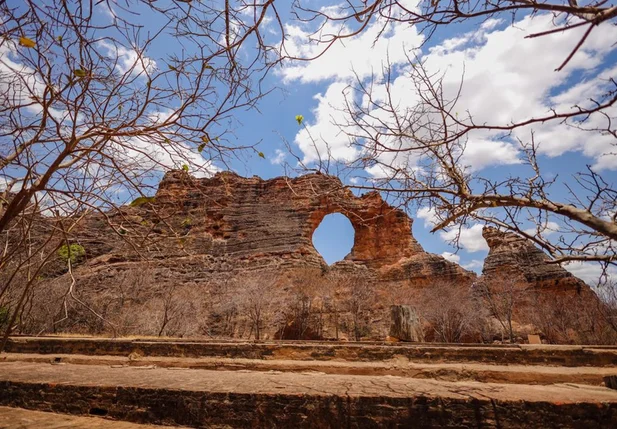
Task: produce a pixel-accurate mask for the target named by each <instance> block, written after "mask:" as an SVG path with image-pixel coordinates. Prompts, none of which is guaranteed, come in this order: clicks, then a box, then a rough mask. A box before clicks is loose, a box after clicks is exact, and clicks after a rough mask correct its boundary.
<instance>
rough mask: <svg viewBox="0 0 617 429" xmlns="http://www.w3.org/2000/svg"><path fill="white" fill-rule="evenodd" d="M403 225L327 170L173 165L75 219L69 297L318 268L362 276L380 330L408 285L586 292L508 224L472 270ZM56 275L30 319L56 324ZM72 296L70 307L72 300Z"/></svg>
mask: <svg viewBox="0 0 617 429" xmlns="http://www.w3.org/2000/svg"><path fill="white" fill-rule="evenodd" d="M331 213H341V214H343V215H345V216H346V217H347V218H348V219H349V220H350V221H351V224H352V225H353V227H354V229H355V239H354V245H353V248H352V249H351V252H350V253H349V255H347V256H346V258H345V259H344V261H341V262H338V263H335V264H333V265H332V266H330V267H328V266H327V264H326V263H325V262H324V260H323V259H322V257H321V256H320V255H319V253H318V252H317V251H316V250H315V248H314V247H313V244H312V235H313V232H314V231H315V229H316V228H317V227H318V225H319V224H320V222H321V221H322V219H323V218H324V217H325V216H326V215H328V214H331ZM111 226H113V229H114V230H112V229H111ZM411 227H412V219H410V217H409V216H408V215H407V214H406V213H405V212H404V211H402V210H400V209H398V208H396V207H392V206H391V205H389V204H388V203H386V202H385V201H384V200H383V199H382V197H381V195H380V194H379V193H378V192H369V193H366V194H364V195H362V196H359V197H358V196H355V195H354V194H353V193H352V191H351V190H350V189H348V188H346V187H344V186H343V185H342V183H341V182H340V180H339V179H338V178H336V177H332V176H328V175H323V174H307V175H304V176H300V177H296V178H288V177H278V178H274V179H270V180H263V179H260V178H258V177H255V176H254V177H251V178H244V177H241V176H238V175H237V174H234V173H230V172H222V173H218V174H216V175H214V176H213V177H211V178H201V179H196V178H194V177H192V176H190V175H189V174H187V173H185V172H183V171H172V172H169V173H167V174H166V175H165V177H164V178H163V180H162V181H161V183H160V185H159V188H158V191H157V193H156V196H155V199H154V200H151V201H149V202H147V203H144V204H134V205H133V206H132V207H131V206H123V207H122V208H121V209H119V210H117V211H115V212H113V213H106V214H105V215H101V214H97V215H91V216H89V217H87V218H86V219H85V221H84V222H83V223H82V224H81V226H80V227H79V228H77V229H76V230H75V231H74V233H73V234H72V236H71V237H70V239H71V241H72V242H75V243H78V244H80V245H81V246H83V248H84V249H85V258H83V260H81V261H80V262H79V263H77V264H75V267H74V270H73V274H74V277H75V279H76V284H77V286H78V287H77V290H78V292H77V296H79V297H81V299H82V300H83V301H85V302H87V303H89V304H90V305H91V306H92V307H93V308H94V309H95V310H97V311H98V312H100V313H101V314H102V313H105V311H107V310H109V311H108V312H107V313H106V314H107V315H109V314H111V312H112V311H113V308H114V305H116V306H117V305H119V304H117V303H116V304H113V303H112V301H113V302H116V301H117V300H118V298H117V295H119V294H122V297H123V298H122V304H121V305H123V306H125V307H126V306H127V302H128V305H129V307H130V305H131V303H134V305H135V307H134V308H133V309H132V310H131V311H132V312H133V313H135V312H138V313H147V312H148V311H150V309H149V308H150V307H149V306H148V303H147V301H148V299H154V298H155V297H157V296H160V295H161V294H163V295H164V294H165V293H166V292H165V291H166V290H170V288H172V287H173V288H176V289H178V290H180V289H182V290H184V291H185V292H181V296H183V297H184V298H182V299H186V300H195V299H197V298H199V299H202V300H203V299H206V300H208V299H210V301H214V298H213V296H214V295H213V294H214V292H213V291H212V287H211V280H212V279H220V280H223V281H225V282H227V281H229V280H236V283H234V285H235V286H231V287H232V289H233V288H236V290H231V291H227V295H226V296H227V298H221V299H222V300H225V299H231V298H233V297H236V296H239V294H240V292H241V289H242V288H243V283H242V282H243V280H244V279H245V278H247V277H248V276H251V275H253V276H255V275H256V276H258V277H259V276H265V275H266V274H267V273H275V274H276V275H278V276H286V277H287V278H293V277H294V276H298V275H299V274H298V273H303V275H304V276H305V278H306V276H307V274H306V273H309V275H308V276H309V277H319V276H321V275H323V274H324V273H326V272H327V273H339V275H341V276H343V277H345V276H350V277H353V276H356V277H355V278H358V277H361V278H370V279H372V287H374V288H375V292H376V294H377V296H378V299H377V301H376V303H375V304H374V305H375V306H377V307H379V308H381V309H383V310H384V311H385V314H386V316H384V317H383V318H380V317H377V318H376V320H377V321H378V324H379V323H380V324H381V327H382V328H380V329H381V331H382V332H381V333H380V334H379V335H381V334H383V335H384V336H385V333H386V332H387V320H385V319H387V313H388V303H389V302H391V301H388V299H387V298H385V296H386V295H388V294H389V295H388V296H390V297H391V296H392V295H394V296H396V295H401V296H409V293H407V292H409V291H413V290H415V289H419V288H426V287H431V285H432V284H434V283H435V282H441V281H447V282H450V283H451V284H452V285H454V287H471V286H472V285H473V284H474V283H475V282H477V281H487V280H490V279H491V278H497V277H499V276H503V275H504V273H505V274H506V275H509V276H510V275H516V276H519V277H521V278H523V279H524V283H525V284H524V287H532V288H546V289H547V290H550V291H553V292H556V293H560V292H561V291H563V292H568V291H573V293H581V291H585V293H587V292H590V288H589V287H588V286H587V285H586V284H585V283H583V282H582V281H581V280H580V279H577V278H576V277H574V276H572V275H571V274H570V273H569V272H567V271H566V270H565V269H563V268H562V267H560V266H559V265H556V264H550V263H548V262H550V258H549V257H548V256H547V255H546V254H544V253H543V252H542V251H541V250H539V249H538V248H536V247H535V246H534V245H533V244H532V243H530V242H529V241H527V240H525V239H523V238H521V237H518V236H516V235H515V234H511V233H504V232H500V231H498V230H496V229H494V228H485V229H484V231H483V235H484V238H485V239H486V241H487V243H488V245H489V248H490V252H489V255H488V257H487V258H486V261H485V265H484V269H483V274H482V276H481V277H480V278H479V279H478V276H477V275H476V274H475V273H473V272H471V271H467V270H465V269H463V268H462V267H460V266H459V265H457V264H456V263H454V262H450V261H448V260H446V259H444V258H443V257H441V256H439V255H435V254H431V253H428V252H426V251H424V249H423V248H422V246H420V244H419V243H418V242H417V241H416V240H415V238H414V237H413V235H412V232H411V229H412V228H411ZM145 275H149V276H150V280H149V281H150V282H151V283H152V287H151V290H146V291H145V292H143V293H142V292H140V294H139V296H137V297H136V296H131V295H130V293H128V292H127V288H131V287H133V286H134V285H133V284H130V283H131V282H133V283H135V282H136V280H131V279H135V278H139V277H140V276H145ZM67 276H68V274H67V273H66V270H65V269H64V267H63V265H62V264H61V263H60V261H57V264H56V265H53V264H52V266H51V268H50V269H48V272H47V273H45V279H46V280H45V281H46V282H49V285H48V287H47V289H46V290H47V291H48V292H46V294H43V295H42V296H41V295H38V297H35V299H33V305H32V308H33V309H34V310H33V311H34V312H35V313H37V314H38V315H39V316H38V322H37V323H38V325H37V326H36V327H37V329H39V328H41V327H43V328H44V327H45V326H48V327H49V326H51V325H53V324H54V323H55V322H53V321H50V320H51V319H53V318H54V317H56V318H57V311H55V312H54V311H52V310H50V308H51V307H53V306H54V305H56V306H57V305H59V304H58V302H55V301H53V300H54V299H55V300H56V301H57V300H58V299H59V297H60V296H61V295H62V294H65V290H66V284H68V282H69V279H68V278H67ZM144 283H147V282H145V281H144ZM114 288H120V289H119V290H116V289H114ZM54 291H55V292H54ZM182 294H184V295H182ZM590 295H592V293H591V292H590ZM54 297H55V298H54ZM196 297H197V298H196ZM209 297H210V298H209ZM46 300H47V301H46ZM49 300H52V301H53V302H52V303H50V302H49ZM137 304H139V306H137ZM78 307H79V306H78V305H75V306H73V310H74V311H76V312H79V311H81V310H79V309H78ZM103 307H105V309H103ZM108 307H109V308H108ZM106 309H107V310H106ZM82 310H83V309H82ZM191 311H193V312H194V313H199V311H201V310H200V309H199V308H197V307H195V308H194V309H193V310H191ZM46 312H47V313H46ZM45 314H46V315H45ZM221 317H223V316H221ZM217 323H218V322H217ZM54 326H55V325H54ZM65 329H68V330H70V329H71V328H65ZM195 329H197V328H195ZM191 332H193V331H190V332H185V333H184V334H186V335H190V334H191ZM126 333H131V332H126ZM140 333H143V332H134V334H140ZM382 338H383V337H382Z"/></svg>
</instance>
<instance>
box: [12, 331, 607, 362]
mask: <svg viewBox="0 0 617 429" xmlns="http://www.w3.org/2000/svg"><path fill="white" fill-rule="evenodd" d="M6 351H7V352H9V353H37V354H82V355H91V356H97V355H108V356H128V355H130V354H131V353H137V354H139V355H141V356H153V357H154V356H160V357H191V358H197V357H220V358H244V359H287V360H349V361H369V362H370V361H384V360H390V359H395V358H406V359H409V360H410V361H413V362H478V363H488V364H519V365H553V366H568V367H575V366H595V367H604V366H616V365H617V347H594V346H589V347H582V346H546V345H543V346H534V347H528V346H517V345H506V346H481V345H470V346H468V345H432V344H402V345H399V344H396V345H390V344H377V343H372V344H371V343H369V344H362V343H349V344H345V343H333V344H329V343H310V342H298V343H291V342H280V343H278V342H263V343H259V342H258V343H251V342H193V341H149V340H148V341H145V340H127V339H93V338H19V337H16V338H11V339H10V340H9V342H8V344H7V348H6Z"/></svg>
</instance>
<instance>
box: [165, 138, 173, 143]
mask: <svg viewBox="0 0 617 429" xmlns="http://www.w3.org/2000/svg"><path fill="white" fill-rule="evenodd" d="M163 141H164V142H165V143H171V140H169V139H168V138H166V139H165V140H163Z"/></svg>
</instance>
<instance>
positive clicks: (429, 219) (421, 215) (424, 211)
mask: <svg viewBox="0 0 617 429" xmlns="http://www.w3.org/2000/svg"><path fill="white" fill-rule="evenodd" d="M416 217H417V218H418V219H422V220H424V227H425V228H431V229H432V228H433V227H434V226H435V225H437V224H438V223H439V218H438V217H437V213H436V212H435V209H433V208H430V207H421V208H419V209H418V211H417V212H416Z"/></svg>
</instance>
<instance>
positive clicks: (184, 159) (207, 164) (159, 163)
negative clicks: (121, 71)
mask: <svg viewBox="0 0 617 429" xmlns="http://www.w3.org/2000/svg"><path fill="white" fill-rule="evenodd" d="M176 113H177V112H176ZM173 114H174V112H173V111H172V110H167V111H161V112H156V113H152V114H150V115H149V120H150V121H151V123H152V124H153V125H154V124H161V123H162V122H164V121H166V120H170V122H173V120H172V119H173V117H172V116H173ZM165 131H166V130H165V128H164V127H163V128H162V129H161V132H162V133H165ZM160 140H161V139H160V138H159V141H155V140H154V137H153V136H141V137H131V138H128V139H123V140H120V141H116V142H115V144H113V145H111V146H109V150H110V151H112V153H113V157H114V158H115V159H118V160H123V161H128V162H129V165H130V166H131V167H132V168H139V169H141V170H144V171H146V170H150V169H154V170H167V169H180V168H183V166H184V165H187V166H188V167H189V172H190V173H191V174H192V175H193V176H195V177H209V176H211V175H212V174H214V173H216V172H217V171H219V169H218V167H216V166H215V165H214V164H213V163H212V161H210V160H207V159H205V158H204V157H203V156H202V155H201V153H197V152H194V151H193V150H191V148H190V146H189V145H187V144H186V143H184V142H182V141H177V136H174V135H173V130H172V136H170V138H169V139H168V141H167V142H166V143H165V144H162V142H161V141H160Z"/></svg>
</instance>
